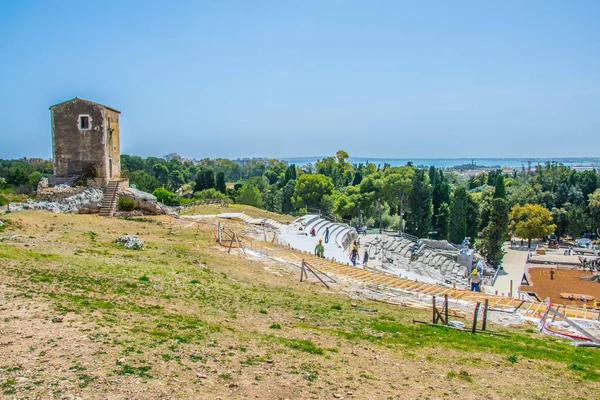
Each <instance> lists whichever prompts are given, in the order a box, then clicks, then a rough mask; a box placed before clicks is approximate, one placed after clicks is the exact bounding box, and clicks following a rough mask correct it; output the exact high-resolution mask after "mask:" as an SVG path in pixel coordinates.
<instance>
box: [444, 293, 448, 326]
mask: <svg viewBox="0 0 600 400" xmlns="http://www.w3.org/2000/svg"><path fill="white" fill-rule="evenodd" d="M444 304H445V305H446V306H445V309H444V313H445V316H446V325H448V295H447V294H445V295H444Z"/></svg>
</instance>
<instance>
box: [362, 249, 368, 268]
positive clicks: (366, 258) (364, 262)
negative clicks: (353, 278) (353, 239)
mask: <svg viewBox="0 0 600 400" xmlns="http://www.w3.org/2000/svg"><path fill="white" fill-rule="evenodd" d="M368 262H369V253H368V252H367V250H366V249H365V254H363V265H364V266H365V267H366V266H367V263H368Z"/></svg>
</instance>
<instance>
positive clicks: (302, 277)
mask: <svg viewBox="0 0 600 400" xmlns="http://www.w3.org/2000/svg"><path fill="white" fill-rule="evenodd" d="M303 279H304V258H303V259H302V269H301V270H300V282H302V280H303Z"/></svg>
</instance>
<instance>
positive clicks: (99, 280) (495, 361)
mask: <svg viewBox="0 0 600 400" xmlns="http://www.w3.org/2000/svg"><path fill="white" fill-rule="evenodd" d="M7 217H8V218H10V219H11V223H10V225H8V224H7V228H6V229H5V232H3V233H2V234H1V235H0V238H1V239H0V240H1V242H0V293H1V297H0V301H1V305H0V317H1V318H2V319H1V321H2V327H1V328H0V330H1V331H2V335H1V337H0V349H1V350H2V353H1V354H2V359H1V360H0V393H2V395H4V396H7V397H10V398H35V397H53V396H54V397H56V398H62V397H63V396H66V395H72V396H78V397H81V398H102V397H108V398H138V399H149V398H208V399H214V398H217V397H220V398H222V399H236V398H261V399H285V398H290V399H292V398H293V399H296V398H361V399H370V398H372V399H396V398H398V399H410V398H419V399H426V398H431V399H434V398H435V399H438V398H461V399H480V398H487V399H506V398H517V399H554V398H556V399H559V398H567V397H568V398H571V399H575V398H578V399H587V398H598V397H599V395H598V394H597V393H598V388H599V386H600V385H599V380H600V357H598V351H597V350H594V349H584V348H575V347H573V346H570V345H567V344H564V343H562V342H559V341H557V340H556V339H553V338H550V337H547V336H541V335H540V334H538V333H536V332H534V331H533V329H532V328H533V326H523V327H517V328H510V329H507V328H502V327H498V326H492V327H491V329H494V330H499V331H503V332H504V333H508V334H509V335H510V337H500V336H490V335H484V334H478V335H471V334H469V333H464V332H459V331H454V330H444V329H442V328H436V327H430V326H426V325H420V324H413V323H412V320H413V319H423V320H426V319H429V314H428V313H425V312H423V311H418V310H412V309H408V308H402V307H398V306H394V305H390V304H385V303H378V302H373V301H368V300H355V299H350V298H349V297H347V296H345V295H343V294H341V293H338V292H337V291H336V289H335V287H337V286H339V285H336V286H335V287H334V290H330V291H327V290H326V289H324V288H323V287H322V286H319V285H317V284H316V283H307V282H304V283H300V282H298V277H299V272H298V271H297V270H295V269H294V267H291V266H288V265H280V264H277V263H273V262H267V261H262V260H248V259H245V258H243V257H241V256H239V255H233V254H232V255H228V254H227V253H226V252H225V251H224V250H223V249H222V248H219V247H218V246H216V244H215V243H214V241H213V239H212V232H213V227H212V226H211V225H210V224H190V222H189V221H178V220H175V219H170V218H168V217H151V218H142V219H138V220H136V219H127V220H124V219H115V218H113V219H105V218H100V217H97V216H90V215H53V214H50V213H47V212H43V211H27V212H21V213H14V214H11V215H10V216H7ZM123 234H137V235H138V236H139V237H141V238H142V239H143V240H144V241H145V244H146V248H145V250H132V249H125V248H122V247H119V246H117V245H116V244H115V243H114V239H115V238H116V237H117V236H120V235H123ZM353 302H356V303H358V304H359V305H361V306H363V307H365V308H375V309H377V312H376V313H369V312H365V311H361V310H360V309H359V308H354V307H351V305H350V304H351V303H353Z"/></svg>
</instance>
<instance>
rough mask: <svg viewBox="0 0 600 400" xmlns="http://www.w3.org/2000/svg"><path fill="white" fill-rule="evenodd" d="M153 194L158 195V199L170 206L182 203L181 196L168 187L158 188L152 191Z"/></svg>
mask: <svg viewBox="0 0 600 400" xmlns="http://www.w3.org/2000/svg"><path fill="white" fill-rule="evenodd" d="M152 194H153V195H154V196H156V199H157V200H158V201H160V202H161V203H163V204H166V205H168V206H179V205H181V198H180V197H179V196H178V195H177V194H175V193H173V192H169V191H168V190H167V189H163V188H158V189H156V190H155V191H154V192H152Z"/></svg>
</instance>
